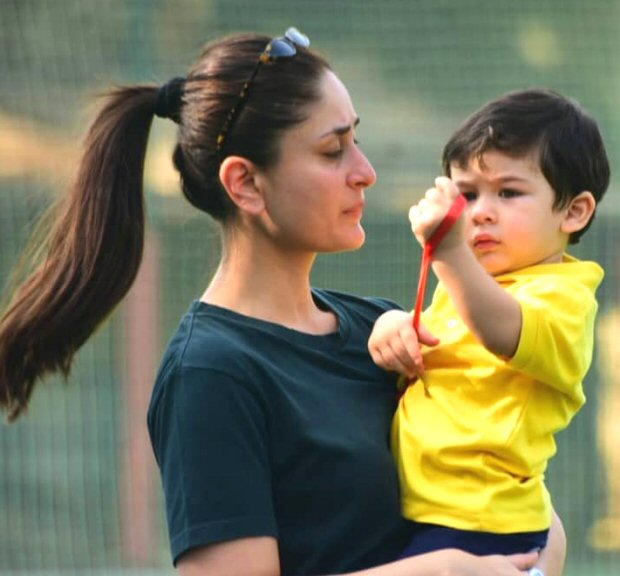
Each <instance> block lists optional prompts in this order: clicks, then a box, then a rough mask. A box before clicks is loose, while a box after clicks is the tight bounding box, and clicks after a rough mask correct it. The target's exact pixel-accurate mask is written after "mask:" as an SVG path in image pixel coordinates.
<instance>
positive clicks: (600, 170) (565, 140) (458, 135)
mask: <svg viewBox="0 0 620 576" xmlns="http://www.w3.org/2000/svg"><path fill="white" fill-rule="evenodd" d="M489 150H497V151H499V152H502V153H504V154H507V155H510V156H516V157H519V156H523V155H525V154H528V153H530V152H532V151H537V152H538V155H539V163H540V169H541V171H542V173H543V175H544V176H545V178H546V179H547V181H548V182H549V184H550V185H551V187H552V188H553V190H554V192H555V202H554V205H553V207H554V209H560V208H563V207H565V206H566V205H567V204H568V203H569V202H570V200H571V199H572V198H574V197H575V196H577V195H578V194H579V193H580V192H582V191H584V190H589V191H590V192H592V194H593V195H594V198H595V199H596V202H597V204H598V202H600V200H601V199H602V197H603V195H604V193H605V191H606V190H607V187H608V185H609V178H610V168H609V160H608V158H607V152H606V150H605V144H604V142H603V138H602V136H601V133H600V131H599V128H598V125H597V123H596V120H594V118H592V117H591V116H590V115H589V114H588V113H587V112H585V110H583V109H582V108H581V107H580V106H579V104H577V103H576V102H574V101H572V100H569V99H568V98H565V97H564V96H562V95H561V94H558V93H557V92H554V91H552V90H544V89H540V90H520V91H516V92H510V93H508V94H506V95H505V96H502V97H501V98H498V99H496V100H493V101H491V102H489V103H487V104H485V105H484V106H483V107H482V108H480V109H478V110H477V111H476V112H474V113H473V114H471V115H470V116H469V117H468V118H467V119H466V120H465V122H464V123H463V124H462V125H461V127H460V128H458V130H456V132H455V133H454V134H453V135H452V137H451V138H450V139H449V140H448V142H447V144H446V145H445V147H444V150H443V155H442V166H443V170H444V172H445V174H447V175H448V176H449V175H450V167H451V166H452V165H457V166H460V167H464V166H466V165H467V163H468V162H469V161H470V160H471V159H472V158H478V159H480V160H482V156H483V155H484V153H485V152H487V151H489ZM593 219H594V216H593V217H592V218H591V219H590V222H588V224H587V225H586V226H585V227H584V228H583V229H582V230H579V231H578V232H575V233H573V234H572V235H571V237H570V239H569V242H570V243H571V244H576V243H577V242H579V238H580V237H581V236H582V235H583V233H584V232H585V231H586V230H587V229H588V228H589V227H590V224H591V223H592V220H593Z"/></svg>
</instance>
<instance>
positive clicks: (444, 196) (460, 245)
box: [409, 176, 522, 357]
mask: <svg viewBox="0 0 620 576" xmlns="http://www.w3.org/2000/svg"><path fill="white" fill-rule="evenodd" d="M458 195H459V190H458V188H457V187H456V185H455V184H454V183H453V182H452V181H451V180H450V179H449V178H446V177H443V176H442V177H439V178H437V179H436V180H435V187H434V188H430V189H429V190H427V192H426V194H425V196H424V198H423V199H422V200H420V202H419V203H418V204H417V205H415V206H413V207H412V208H411V210H410V211H409V220H410V222H411V229H412V230H413V233H414V234H415V236H416V238H417V239H418V241H419V242H420V243H421V244H422V245H424V244H425V242H426V241H427V240H428V239H429V238H430V237H431V236H432V233H433V232H434V230H435V229H436V228H437V226H438V225H439V223H440V222H441V221H442V220H443V218H444V217H445V215H446V214H447V212H448V210H449V209H450V206H451V205H452V203H453V202H454V200H455V199H456V198H457V196H458ZM432 267H433V271H434V272H435V274H436V275H437V277H438V278H439V280H440V281H441V282H442V284H443V285H444V286H445V288H446V290H447V291H448V294H449V295H450V298H451V300H452V302H453V304H454V306H455V308H456V310H457V311H458V313H459V315H460V316H461V318H462V319H463V321H464V322H465V324H467V326H468V328H469V329H470V330H471V331H472V333H473V334H474V335H475V336H476V337H477V338H478V339H479V340H480V341H481V342H482V344H483V345H484V346H485V348H487V350H489V351H490V352H493V353H494V354H497V355H499V356H505V357H510V356H512V355H513V354H514V353H515V351H516V349H517V345H518V343H519V337H520V334H521V323H522V317H521V307H520V306H519V303H518V302H517V301H516V300H515V299H514V298H513V297H512V296H511V295H510V294H508V293H507V292H506V291H505V290H504V289H503V288H501V286H500V285H499V284H498V283H497V282H496V281H495V279H494V278H493V277H492V276H491V275H490V274H488V273H487V272H486V270H485V269H484V268H483V267H482V266H481V265H480V264H479V263H478V261H477V260H476V257H475V256H474V253H473V252H472V250H471V249H470V247H469V246H468V244H467V241H466V239H465V232H464V222H463V216H461V218H460V219H459V220H458V221H457V222H456V223H455V225H454V226H453V227H452V229H451V230H450V231H449V232H448V233H447V234H446V236H445V237H444V239H443V241H442V242H441V244H440V245H439V246H437V248H436V249H435V251H434V253H433V259H432Z"/></svg>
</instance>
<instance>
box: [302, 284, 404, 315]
mask: <svg viewBox="0 0 620 576" xmlns="http://www.w3.org/2000/svg"><path fill="white" fill-rule="evenodd" d="M313 294H314V295H315V297H316V298H317V299H318V300H321V301H323V303H325V304H326V305H328V306H330V307H334V308H340V309H343V310H346V311H349V312H353V313H355V314H360V315H363V316H368V317H369V318H371V320H372V321H373V322H374V320H375V319H376V318H377V317H378V316H379V315H381V314H383V312H387V311H388V310H395V309H396V310H402V306H400V305H399V304H397V303H396V302H394V301H393V300H390V299H389V298H383V297H380V296H358V295H356V294H352V293H349V292H341V291H338V290H326V289H322V288H313Z"/></svg>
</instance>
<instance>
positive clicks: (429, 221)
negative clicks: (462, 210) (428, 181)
mask: <svg viewBox="0 0 620 576" xmlns="http://www.w3.org/2000/svg"><path fill="white" fill-rule="evenodd" d="M458 195H459V189H458V188H457V187H456V185H455V184H454V182H452V180H450V179H449V178H446V177H445V176H439V177H438V178H436V179H435V187H434V188H429V189H428V190H427V191H426V194H425V195H424V198H422V200H420V201H419V202H418V203H417V204H416V205H414V206H412V207H411V209H410V210H409V221H410V222H411V230H412V231H413V233H414V235H415V237H416V238H417V240H418V242H419V243H420V244H421V245H422V246H424V245H425V244H426V242H428V240H429V238H430V237H431V236H432V235H433V233H434V232H435V230H436V229H437V226H439V224H440V223H441V221H442V220H443V219H444V218H445V216H446V214H447V213H448V211H449V210H450V207H451V206H452V204H453V203H454V201H455V200H456V198H457V197H458ZM462 241H463V219H462V218H459V220H457V222H456V223H455V224H454V226H453V227H452V229H451V230H450V231H449V232H448V233H447V234H446V236H445V237H444V239H443V241H442V242H441V244H440V246H441V247H442V248H446V247H449V246H453V245H455V244H458V243H460V242H462Z"/></svg>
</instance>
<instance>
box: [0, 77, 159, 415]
mask: <svg viewBox="0 0 620 576" xmlns="http://www.w3.org/2000/svg"><path fill="white" fill-rule="evenodd" d="M156 99H157V88H155V87H151V86H135V87H127V88H117V89H115V90H113V91H111V92H110V93H108V95H107V96H106V98H105V100H104V102H103V105H102V107H101V109H100V111H99V113H98V114H97V116H96V118H95V120H94V122H93V124H92V126H91V128H90V130H89V132H88V135H87V137H86V140H85V143H84V150H83V155H82V159H81V162H80V164H79V169H78V173H77V177H76V180H75V183H74V185H73V187H72V189H71V191H70V193H69V194H68V195H67V196H66V197H64V198H63V199H62V200H61V201H60V202H59V203H57V205H56V206H55V207H54V208H53V209H52V210H53V213H52V215H51V218H50V222H51V226H49V227H48V232H46V233H45V237H44V239H43V244H42V245H40V246H39V247H38V248H37V250H36V252H37V253H41V254H42V256H41V258H39V260H38V261H37V262H34V263H32V268H31V269H32V272H31V273H30V274H29V275H28V276H27V277H26V279H25V280H24V281H23V282H22V283H21V284H19V285H18V287H17V288H16V290H15V291H14V293H13V295H12V297H11V298H10V300H9V301H8V306H7V308H6V310H5V311H4V312H3V314H2V316H1V317H0V406H1V407H2V409H4V410H5V411H6V412H7V415H8V419H9V421H12V420H14V419H15V418H17V417H18V416H19V415H20V413H22V412H23V411H24V409H25V408H26V407H27V405H28V402H29V400H30V396H31V394H32V390H33V388H34V386H35V384H36V382H37V381H38V380H39V379H40V378H41V377H43V376H44V375H46V374H50V373H54V372H60V373H61V374H63V375H64V376H65V377H66V376H67V375H68V374H69V371H70V368H71V363H72V360H73V357H74V355H75V353H76V351H77V350H78V349H79V348H80V346H81V345H82V344H83V343H84V342H85V341H86V340H87V339H88V337H89V336H90V335H91V334H92V333H93V332H94V331H95V330H96V328H97V327H98V326H99V325H100V324H101V323H102V321H103V320H105V318H106V317H107V316H108V315H109V314H110V312H111V311H112V310H113V309H114V307H115V306H116V305H117V304H118V303H119V301H120V300H121V299H122V298H123V296H124V295H125V294H126V293H127V291H128V290H129V288H130V286H131V284H132V282H133V281H134V279H135V277H136V274H137V271H138V268H139V265H140V260H141V257H142V248H143V242H144V226H145V221H144V220H145V216H144V197H143V169H144V158H145V154H146V145H147V140H148V135H149V131H150V126H151V123H152V120H153V113H154V110H155V104H156Z"/></svg>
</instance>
